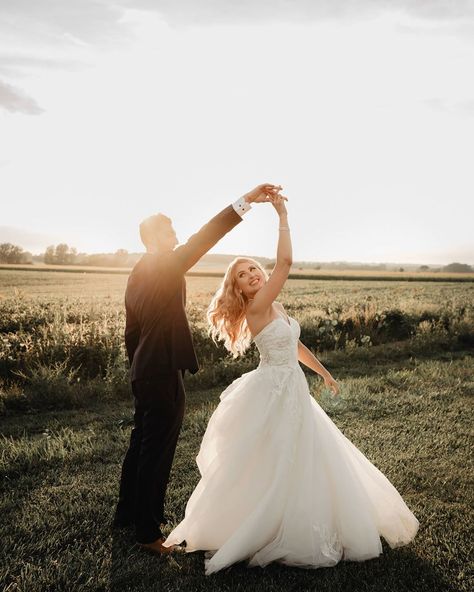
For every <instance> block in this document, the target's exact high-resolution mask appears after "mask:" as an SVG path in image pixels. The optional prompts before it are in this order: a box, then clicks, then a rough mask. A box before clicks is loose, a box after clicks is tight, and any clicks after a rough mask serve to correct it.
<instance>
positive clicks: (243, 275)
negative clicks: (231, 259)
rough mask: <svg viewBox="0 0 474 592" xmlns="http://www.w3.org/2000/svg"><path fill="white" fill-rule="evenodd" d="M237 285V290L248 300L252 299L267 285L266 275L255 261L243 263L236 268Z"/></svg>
mask: <svg viewBox="0 0 474 592" xmlns="http://www.w3.org/2000/svg"><path fill="white" fill-rule="evenodd" d="M234 277H235V283H236V285H237V289H238V290H239V291H241V292H242V293H243V294H245V296H247V298H252V297H253V296H254V295H255V294H256V293H257V292H258V291H259V290H260V288H261V287H262V286H263V285H264V284H265V281H266V280H265V275H264V274H263V272H262V270H261V269H260V268H259V267H257V266H256V265H255V263H253V261H243V262H242V263H238V264H237V265H236V266H235V270H234Z"/></svg>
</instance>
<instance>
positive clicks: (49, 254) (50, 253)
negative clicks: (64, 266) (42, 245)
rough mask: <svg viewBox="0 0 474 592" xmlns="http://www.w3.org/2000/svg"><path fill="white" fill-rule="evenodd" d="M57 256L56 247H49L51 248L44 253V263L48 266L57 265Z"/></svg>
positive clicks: (47, 248)
mask: <svg viewBox="0 0 474 592" xmlns="http://www.w3.org/2000/svg"><path fill="white" fill-rule="evenodd" d="M54 257H55V255H54V245H49V247H46V251H45V252H44V259H43V261H44V262H45V263H46V264H47V265H53V264H54V263H56V260H55V258H54Z"/></svg>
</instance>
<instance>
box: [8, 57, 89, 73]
mask: <svg viewBox="0 0 474 592" xmlns="http://www.w3.org/2000/svg"><path fill="white" fill-rule="evenodd" d="M30 68H40V69H55V70H56V69H57V70H68V71H71V70H80V69H82V68H84V64H83V63H81V62H79V61H78V60H71V59H56V58H54V59H53V58H47V57H38V56H32V55H25V54H23V55H20V54H18V55H13V54H0V72H1V73H5V74H11V73H14V74H17V73H18V71H19V70H20V71H21V70H23V69H30Z"/></svg>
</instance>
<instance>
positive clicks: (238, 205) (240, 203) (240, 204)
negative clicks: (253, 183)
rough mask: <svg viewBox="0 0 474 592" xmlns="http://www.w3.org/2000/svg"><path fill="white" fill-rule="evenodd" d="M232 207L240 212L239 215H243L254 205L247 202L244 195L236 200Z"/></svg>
mask: <svg viewBox="0 0 474 592" xmlns="http://www.w3.org/2000/svg"><path fill="white" fill-rule="evenodd" d="M232 207H233V208H234V210H235V211H236V212H237V214H239V216H243V215H244V214H245V213H246V212H248V211H249V210H251V209H252V206H251V205H250V204H249V203H247V202H246V201H245V199H244V198H243V197H241V198H240V199H238V200H237V201H234V203H233V204H232Z"/></svg>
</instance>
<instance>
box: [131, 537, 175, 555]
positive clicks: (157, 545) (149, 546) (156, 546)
mask: <svg viewBox="0 0 474 592" xmlns="http://www.w3.org/2000/svg"><path fill="white" fill-rule="evenodd" d="M165 540H166V539H165V538H164V537H161V538H159V539H157V540H156V541H154V542H153V543H137V544H138V546H139V547H140V548H142V549H144V550H145V551H148V552H149V553H154V554H155V555H169V554H170V553H173V551H180V550H181V547H179V545H171V547H163V543H164V542H165Z"/></svg>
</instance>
